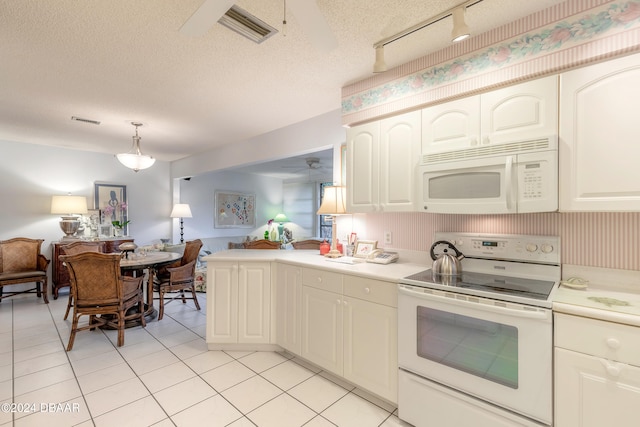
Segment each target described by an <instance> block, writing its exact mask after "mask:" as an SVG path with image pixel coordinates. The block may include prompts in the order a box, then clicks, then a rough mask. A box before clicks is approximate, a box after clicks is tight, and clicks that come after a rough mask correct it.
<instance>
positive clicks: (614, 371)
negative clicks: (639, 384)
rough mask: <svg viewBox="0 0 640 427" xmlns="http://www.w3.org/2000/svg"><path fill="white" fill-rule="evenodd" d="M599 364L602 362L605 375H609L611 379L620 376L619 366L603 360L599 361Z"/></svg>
mask: <svg viewBox="0 0 640 427" xmlns="http://www.w3.org/2000/svg"><path fill="white" fill-rule="evenodd" d="M600 362H602V366H604V368H605V369H606V370H607V374H609V375H611V376H612V377H618V376H620V371H622V369H620V366H616V365H614V364H613V363H611V362H609V361H607V360H603V359H601V360H600Z"/></svg>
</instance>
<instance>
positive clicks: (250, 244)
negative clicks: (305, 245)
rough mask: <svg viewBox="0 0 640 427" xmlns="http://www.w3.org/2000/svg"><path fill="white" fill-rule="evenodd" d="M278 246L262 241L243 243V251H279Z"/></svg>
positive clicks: (276, 243)
mask: <svg viewBox="0 0 640 427" xmlns="http://www.w3.org/2000/svg"><path fill="white" fill-rule="evenodd" d="M280 245H281V243H280V242H274V241H271V240H264V239H261V240H252V241H250V242H244V248H245V249H280Z"/></svg>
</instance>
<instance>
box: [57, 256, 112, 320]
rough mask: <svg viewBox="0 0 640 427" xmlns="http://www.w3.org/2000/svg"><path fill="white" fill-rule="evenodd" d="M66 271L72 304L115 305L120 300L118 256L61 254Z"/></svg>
mask: <svg viewBox="0 0 640 427" xmlns="http://www.w3.org/2000/svg"><path fill="white" fill-rule="evenodd" d="M60 260H61V261H62V262H64V263H65V264H66V266H67V269H68V271H69V278H70V280H71V292H72V295H73V298H74V300H75V304H76V305H77V306H78V307H80V306H83V305H116V304H118V303H119V301H121V300H122V298H123V294H122V285H121V283H120V282H121V280H122V277H121V273H120V254H103V253H99V252H81V253H78V254H75V255H61V256H60Z"/></svg>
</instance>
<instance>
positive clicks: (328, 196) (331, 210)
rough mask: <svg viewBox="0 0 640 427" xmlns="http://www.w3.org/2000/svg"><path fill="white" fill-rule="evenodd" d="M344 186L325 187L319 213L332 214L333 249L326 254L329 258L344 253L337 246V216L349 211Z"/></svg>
mask: <svg viewBox="0 0 640 427" xmlns="http://www.w3.org/2000/svg"><path fill="white" fill-rule="evenodd" d="M344 190H345V189H344V187H338V186H331V187H324V196H322V204H321V205H320V209H318V212H317V214H318V215H331V216H332V218H331V250H330V251H329V253H327V254H325V256H326V257H328V258H339V257H341V256H342V254H341V253H340V252H339V251H338V249H337V248H336V241H337V238H336V217H337V216H338V215H344V214H346V213H347V209H346V205H347V204H346V200H345V195H346V193H345V191H344Z"/></svg>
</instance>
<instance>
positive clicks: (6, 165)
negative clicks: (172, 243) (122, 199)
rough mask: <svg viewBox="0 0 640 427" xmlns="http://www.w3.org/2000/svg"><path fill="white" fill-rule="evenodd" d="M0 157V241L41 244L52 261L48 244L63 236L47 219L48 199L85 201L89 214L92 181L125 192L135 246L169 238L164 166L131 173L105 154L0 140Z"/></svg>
mask: <svg viewBox="0 0 640 427" xmlns="http://www.w3.org/2000/svg"><path fill="white" fill-rule="evenodd" d="M0 153H2V155H1V156H0V182H1V183H2V185H1V186H0V200H2V204H1V206H0V240H5V239H9V238H12V237H29V238H38V239H44V240H45V241H44V243H43V245H42V251H43V253H44V254H45V255H46V256H47V258H51V242H53V241H58V240H59V239H60V238H61V237H62V236H63V233H62V231H61V230H60V226H59V224H58V223H59V222H60V217H59V216H58V215H51V213H50V211H51V196H52V195H54V194H56V195H64V194H67V193H69V192H71V193H72V194H73V195H75V196H86V197H87V205H88V207H89V208H92V207H93V196H94V194H93V189H94V183H95V182H96V181H100V182H108V183H114V184H123V185H126V186H127V198H128V200H127V201H128V205H129V210H128V214H129V219H130V220H131V223H130V224H129V234H130V235H131V236H133V237H134V238H135V241H136V243H139V244H144V243H148V242H151V241H153V240H155V239H159V238H165V237H170V235H171V221H170V219H169V214H170V213H171V191H170V186H171V180H170V178H169V175H170V171H169V163H167V162H161V161H157V162H156V163H155V164H154V165H153V166H152V167H151V168H150V169H146V170H143V171H140V172H138V173H135V172H133V171H132V170H130V169H127V168H125V167H124V166H122V165H121V164H120V163H119V162H118V161H117V160H116V159H115V157H114V156H112V155H109V154H101V153H90V152H84V151H76V150H68V149H64V148H58V147H47V146H42V145H33V144H26V143H16V142H10V141H1V140H0Z"/></svg>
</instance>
